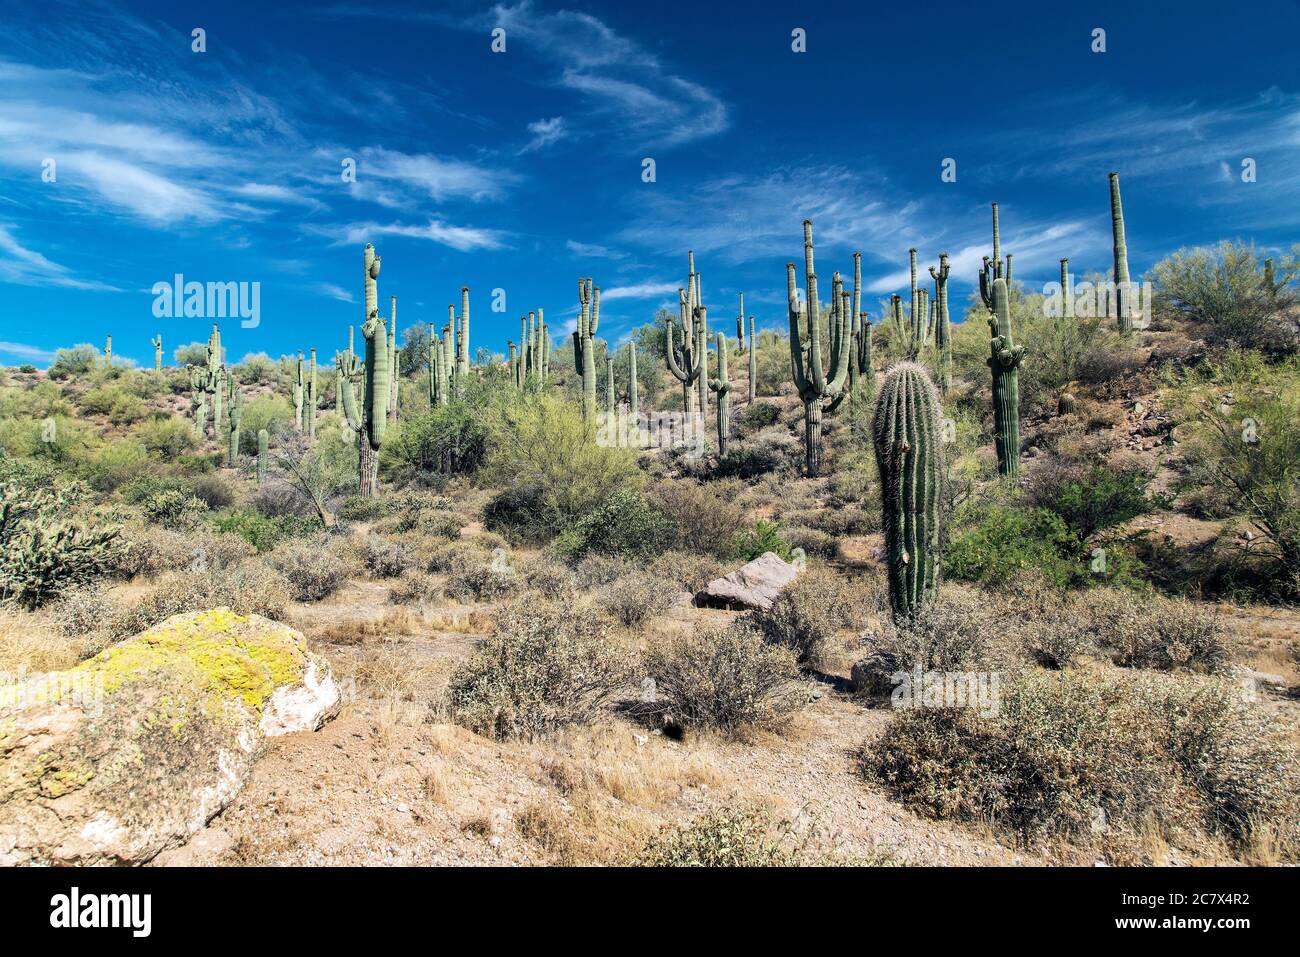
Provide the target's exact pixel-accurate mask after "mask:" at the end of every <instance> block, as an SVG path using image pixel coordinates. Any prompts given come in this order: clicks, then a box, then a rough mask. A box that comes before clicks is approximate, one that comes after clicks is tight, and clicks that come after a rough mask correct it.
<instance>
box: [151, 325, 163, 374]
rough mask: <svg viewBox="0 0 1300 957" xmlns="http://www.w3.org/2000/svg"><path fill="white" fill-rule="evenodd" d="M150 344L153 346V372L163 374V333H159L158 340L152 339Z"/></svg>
mask: <svg viewBox="0 0 1300 957" xmlns="http://www.w3.org/2000/svg"><path fill="white" fill-rule="evenodd" d="M149 344H150V345H151V346H153V371H154V372H162V353H163V340H162V333H161V332H160V333H158V338H156V339H150V340H149Z"/></svg>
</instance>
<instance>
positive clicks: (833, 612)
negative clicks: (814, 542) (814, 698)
mask: <svg viewBox="0 0 1300 957" xmlns="http://www.w3.org/2000/svg"><path fill="white" fill-rule="evenodd" d="M855 597H856V596H855V594H854V590H853V589H852V588H851V587H850V585H849V583H848V582H847V581H845V579H844V577H843V576H842V575H839V574H838V573H836V572H834V571H833V570H831V569H829V568H809V569H807V570H806V571H804V573H803V574H802V575H800V576H799V577H798V578H797V579H795V581H794V582H793V583H791V584H790V585H787V586H786V588H785V589H784V590H783V591H782V592H781V594H779V595H778V596H777V597H776V600H775V601H774V602H772V607H771V608H768V609H766V610H765V611H754V612H751V613H750V615H749V617H750V619H751V620H752V622H753V624H754V626H755V627H756V628H757V629H758V630H759V632H761V633H762V635H763V637H764V638H765V639H767V640H768V641H770V642H773V643H775V644H778V645H783V646H784V647H786V648H789V649H791V650H792V651H793V652H794V653H795V657H796V658H797V659H798V661H799V664H801V665H806V666H808V667H812V668H817V667H820V666H821V665H822V664H824V663H825V659H826V654H827V652H828V651H829V647H830V644H831V642H832V640H833V639H834V638H835V635H836V633H837V632H839V631H842V630H844V629H847V628H851V627H853V626H854V624H855V623H856V622H857V620H858V618H859V617H860V611H859V610H858V609H857V608H855Z"/></svg>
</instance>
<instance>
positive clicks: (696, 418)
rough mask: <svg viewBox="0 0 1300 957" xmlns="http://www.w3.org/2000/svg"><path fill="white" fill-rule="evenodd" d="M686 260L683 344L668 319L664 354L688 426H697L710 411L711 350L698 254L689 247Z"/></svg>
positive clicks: (680, 302)
mask: <svg viewBox="0 0 1300 957" xmlns="http://www.w3.org/2000/svg"><path fill="white" fill-rule="evenodd" d="M686 259H687V263H688V267H687V268H688V273H687V276H686V288H685V289H678V290H677V307H678V317H679V319H680V321H681V324H682V341H681V344H680V345H676V344H674V342H673V335H674V332H675V329H674V328H673V323H672V320H671V319H670V320H668V323H667V326H668V328H667V335H668V341H667V346H666V348H665V350H664V355H665V360H666V363H667V365H668V371H669V372H671V373H672V374H673V376H674V377H675V378H676V379H677V381H678V382H680V383H681V384H682V412H683V413H684V414H685V415H686V427H687V428H694V427H695V426H696V424H697V422H698V423H699V424H700V425H701V426H702V424H703V420H704V416H705V415H707V414H708V405H709V388H708V383H707V381H706V380H707V378H708V371H707V370H706V369H705V368H704V365H705V361H706V360H705V355H706V353H707V352H708V350H709V338H708V336H709V329H708V321H707V318H706V315H707V314H706V312H705V311H704V308H703V306H701V304H700V274H699V273H697V272H696V271H695V253H694V252H693V251H690V250H688V251H687V253H686ZM697 404H698V410H697V408H696V406H697Z"/></svg>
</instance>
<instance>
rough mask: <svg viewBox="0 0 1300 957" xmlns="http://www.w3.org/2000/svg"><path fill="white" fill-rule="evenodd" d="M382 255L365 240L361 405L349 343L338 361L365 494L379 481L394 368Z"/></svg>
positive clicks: (345, 410)
mask: <svg viewBox="0 0 1300 957" xmlns="http://www.w3.org/2000/svg"><path fill="white" fill-rule="evenodd" d="M379 263H380V257H378V256H376V255H375V247H374V246H373V245H371V244H370V243H366V249H365V288H366V298H365V302H366V310H367V316H366V321H365V324H364V325H363V326H362V327H361V334H362V335H363V336H364V337H365V340H366V361H365V366H364V378H363V382H364V387H363V391H362V396H361V402H360V404H358V402H357V400H356V395H355V394H354V392H353V385H352V381H353V379H354V377H355V376H356V375H357V373H358V371H360V364H359V362H358V360H357V357H356V355H354V354H353V352H352V348H351V346H350V345H349V347H348V351H347V352H346V353H339V354H338V355H337V356H336V357H335V362H336V363H337V365H338V370H339V391H340V394H341V395H342V397H343V409H344V414H345V415H346V416H347V420H348V426H349V427H350V428H351V429H352V430H353V431H354V432H356V433H357V451H358V453H359V466H358V472H359V490H360V493H361V495H362V496H365V497H369V496H371V495H374V494H375V489H376V487H377V485H378V483H379V449H380V446H382V445H383V442H384V434H385V427H386V424H387V420H388V399H389V395H390V389H391V385H390V379H389V375H390V373H391V370H390V368H389V365H388V341H387V340H388V335H387V333H388V330H387V328H386V326H385V324H384V320H383V319H381V318H380V317H379V306H378V302H379V298H378V290H377V283H376V281H377V280H378V279H379Z"/></svg>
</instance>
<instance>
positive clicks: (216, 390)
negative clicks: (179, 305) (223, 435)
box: [158, 324, 226, 439]
mask: <svg viewBox="0 0 1300 957" xmlns="http://www.w3.org/2000/svg"><path fill="white" fill-rule="evenodd" d="M158 338H159V339H160V340H161V339H162V336H159V337H158ZM186 369H187V370H188V372H189V375H190V397H191V400H192V403H193V408H194V432H195V434H196V435H197V436H198V437H199V438H200V439H202V438H203V437H204V435H205V434H206V432H207V420H208V413H209V412H211V413H212V431H213V437H214V438H220V432H221V423H222V419H221V400H222V397H223V395H224V392H225V389H226V367H225V363H224V362H223V361H222V353H221V332H220V330H219V329H218V328H217V327H216V325H215V324H214V325H213V326H212V334H211V335H210V336H208V360H207V362H206V363H204V364H203V365H201V366H196V365H190V366H187V367H186Z"/></svg>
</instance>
